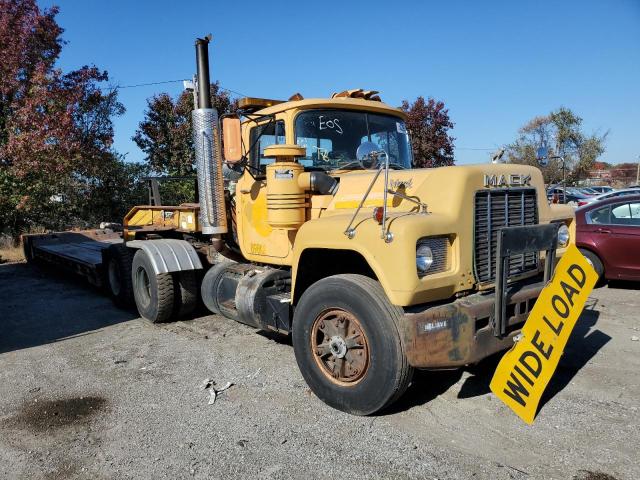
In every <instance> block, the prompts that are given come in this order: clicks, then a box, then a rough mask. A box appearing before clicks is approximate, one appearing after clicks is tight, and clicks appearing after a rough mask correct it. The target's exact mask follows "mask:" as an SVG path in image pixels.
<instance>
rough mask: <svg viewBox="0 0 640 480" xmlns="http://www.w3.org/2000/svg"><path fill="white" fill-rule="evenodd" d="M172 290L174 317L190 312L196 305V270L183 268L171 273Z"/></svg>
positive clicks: (183, 315) (180, 316)
mask: <svg viewBox="0 0 640 480" xmlns="http://www.w3.org/2000/svg"><path fill="white" fill-rule="evenodd" d="M173 284H174V286H175V292H174V300H175V305H174V313H175V316H176V317H179V318H182V317H185V316H187V315H189V314H190V313H192V312H193V311H194V310H195V309H196V306H197V305H198V279H197V277H196V272H195V271H193V270H185V271H183V272H177V273H174V274H173Z"/></svg>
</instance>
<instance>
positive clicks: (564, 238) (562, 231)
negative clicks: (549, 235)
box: [558, 224, 571, 247]
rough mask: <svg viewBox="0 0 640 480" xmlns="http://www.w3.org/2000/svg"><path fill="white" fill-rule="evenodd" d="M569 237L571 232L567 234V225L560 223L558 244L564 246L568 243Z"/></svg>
mask: <svg viewBox="0 0 640 480" xmlns="http://www.w3.org/2000/svg"><path fill="white" fill-rule="evenodd" d="M570 238H571V234H569V227H567V226H566V225H565V224H562V225H560V228H559V229H558V245H559V246H561V247H566V246H567V245H569V239H570Z"/></svg>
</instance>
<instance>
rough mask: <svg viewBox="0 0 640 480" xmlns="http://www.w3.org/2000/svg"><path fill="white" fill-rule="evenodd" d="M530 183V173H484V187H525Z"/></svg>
mask: <svg viewBox="0 0 640 480" xmlns="http://www.w3.org/2000/svg"><path fill="white" fill-rule="evenodd" d="M527 185H531V175H518V174H515V173H514V174H511V175H487V174H485V175H484V186H485V187H525V186H527Z"/></svg>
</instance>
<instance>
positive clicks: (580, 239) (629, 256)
mask: <svg viewBox="0 0 640 480" xmlns="http://www.w3.org/2000/svg"><path fill="white" fill-rule="evenodd" d="M576 246H577V247H578V248H579V249H580V251H581V252H582V254H583V255H584V256H585V257H586V258H587V260H588V261H589V263H591V265H593V268H594V269H595V270H596V272H598V274H599V275H600V277H601V278H602V277H604V278H606V279H609V280H640V194H638V195H626V196H623V197H613V198H608V199H606V200H601V201H598V202H595V203H590V204H589V205H585V206H584V207H580V208H578V209H577V210H576Z"/></svg>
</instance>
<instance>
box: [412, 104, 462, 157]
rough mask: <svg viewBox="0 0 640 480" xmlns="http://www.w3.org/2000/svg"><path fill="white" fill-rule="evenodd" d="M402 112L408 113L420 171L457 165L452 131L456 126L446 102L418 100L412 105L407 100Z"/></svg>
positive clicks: (415, 155)
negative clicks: (450, 133) (454, 163)
mask: <svg viewBox="0 0 640 480" xmlns="http://www.w3.org/2000/svg"><path fill="white" fill-rule="evenodd" d="M401 108H402V110H404V111H405V112H406V113H407V129H408V130H409V134H410V135H411V144H412V148H413V162H414V166H416V167H442V166H447V165H453V162H454V160H453V141H454V140H455V138H453V137H452V136H450V135H449V130H450V129H452V128H453V126H454V124H453V122H452V121H451V120H450V119H449V110H448V109H447V108H445V106H444V102H441V101H436V100H434V99H433V98H429V99H428V100H427V101H425V99H424V98H423V97H418V98H417V99H416V100H415V102H413V103H412V104H410V103H409V102H408V101H407V100H403V102H402V106H401Z"/></svg>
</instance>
